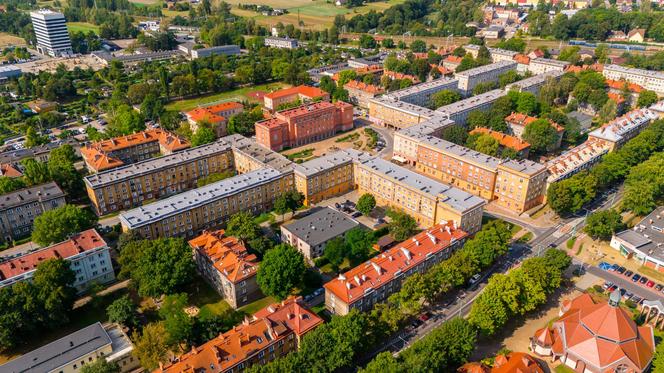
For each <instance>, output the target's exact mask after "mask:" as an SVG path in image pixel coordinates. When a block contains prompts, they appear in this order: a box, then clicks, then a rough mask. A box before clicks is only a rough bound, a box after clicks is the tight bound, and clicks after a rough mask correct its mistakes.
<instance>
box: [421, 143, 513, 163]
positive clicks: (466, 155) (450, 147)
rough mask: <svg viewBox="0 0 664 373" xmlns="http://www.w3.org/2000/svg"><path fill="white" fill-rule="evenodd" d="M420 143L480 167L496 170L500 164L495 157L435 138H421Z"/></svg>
mask: <svg viewBox="0 0 664 373" xmlns="http://www.w3.org/2000/svg"><path fill="white" fill-rule="evenodd" d="M421 141H422V143H423V144H426V145H429V146H431V147H434V148H437V149H442V150H444V151H445V152H447V153H451V154H454V155H456V156H458V157H459V158H462V159H464V160H465V161H467V162H471V163H473V164H475V165H479V166H481V167H486V168H490V169H496V167H498V165H499V164H500V163H501V160H500V159H498V158H496V157H492V156H490V155H486V154H484V153H480V152H478V151H476V150H472V149H469V148H466V147H465V146H461V145H457V144H455V143H453V142H450V141H447V140H443V139H439V138H437V137H433V136H425V137H422V138H421Z"/></svg>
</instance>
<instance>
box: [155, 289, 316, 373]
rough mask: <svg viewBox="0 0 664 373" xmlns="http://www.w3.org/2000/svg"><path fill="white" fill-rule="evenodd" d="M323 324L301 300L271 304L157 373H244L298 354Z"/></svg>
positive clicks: (156, 372) (179, 357)
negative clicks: (307, 339)
mask: <svg viewBox="0 0 664 373" xmlns="http://www.w3.org/2000/svg"><path fill="white" fill-rule="evenodd" d="M322 323H323V319H321V318H320V317H318V316H317V315H316V314H315V313H313V312H311V311H309V310H308V309H307V308H305V307H304V305H303V302H302V300H301V299H300V298H297V299H294V298H290V299H287V300H285V301H283V302H281V303H276V304H271V305H269V306H267V307H266V308H264V309H262V310H260V311H258V312H256V313H255V314H254V315H253V316H252V317H251V318H247V319H245V321H243V322H242V323H241V324H239V325H236V326H235V327H234V328H232V329H231V330H229V331H227V332H225V333H223V334H221V335H219V336H218V337H215V338H214V339H211V340H209V341H208V342H206V343H204V344H203V345H201V346H198V347H196V346H195V347H193V348H192V349H191V351H190V352H187V353H185V354H183V355H181V356H178V357H177V358H176V359H173V360H172V361H171V362H169V363H166V364H165V365H161V366H160V367H159V368H157V369H155V370H154V371H153V373H181V372H201V371H208V370H209V371H211V372H223V373H235V372H242V371H245V370H246V369H248V368H250V367H251V366H253V365H264V364H267V363H269V362H270V361H273V360H275V359H277V358H280V357H283V356H285V355H286V354H288V353H289V352H292V351H295V350H297V349H298V347H299V345H300V341H301V340H302V337H304V336H305V335H306V334H307V333H308V332H309V331H311V330H313V329H315V328H316V327H317V326H319V325H321V324H322Z"/></svg>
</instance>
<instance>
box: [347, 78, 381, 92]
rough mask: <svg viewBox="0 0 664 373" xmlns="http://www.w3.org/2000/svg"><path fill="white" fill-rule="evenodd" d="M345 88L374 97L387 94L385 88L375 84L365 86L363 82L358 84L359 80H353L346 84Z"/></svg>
mask: <svg viewBox="0 0 664 373" xmlns="http://www.w3.org/2000/svg"><path fill="white" fill-rule="evenodd" d="M344 88H346V89H356V90H358V91H364V92H367V93H371V94H374V95H377V94H381V93H385V89H384V88H383V87H380V86H377V85H373V84H365V83H363V82H358V81H357V80H351V81H350V82H348V83H346V84H344Z"/></svg>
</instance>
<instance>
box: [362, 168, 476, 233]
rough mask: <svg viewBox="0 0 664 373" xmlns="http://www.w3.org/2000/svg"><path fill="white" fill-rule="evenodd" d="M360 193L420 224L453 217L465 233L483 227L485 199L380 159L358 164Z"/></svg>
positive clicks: (427, 224)
mask: <svg viewBox="0 0 664 373" xmlns="http://www.w3.org/2000/svg"><path fill="white" fill-rule="evenodd" d="M355 184H356V185H357V186H358V193H359V194H360V195H361V194H364V193H371V194H372V195H373V196H374V197H375V198H376V204H378V205H381V206H387V207H391V208H395V209H398V210H402V211H404V212H406V213H407V214H408V215H410V216H412V217H413V218H414V219H415V220H416V221H417V222H418V223H419V224H420V225H421V226H423V227H431V226H433V225H435V224H436V223H437V222H440V221H447V220H453V221H455V222H457V224H458V225H459V226H460V227H461V229H463V230H464V231H466V232H469V233H471V234H473V233H475V232H477V231H479V229H480V228H481V226H482V208H483V206H484V205H485V204H486V201H484V200H483V199H481V198H479V197H476V196H473V195H472V194H470V193H467V192H464V191H462V190H460V189H458V188H455V187H453V186H450V185H446V184H442V183H440V182H437V181H435V180H433V179H430V178H428V177H425V176H422V175H420V174H418V173H416V172H413V171H410V170H408V169H405V168H403V167H399V166H397V165H395V164H393V163H391V162H388V161H386V160H384V159H381V158H372V159H370V160H368V161H365V162H362V163H358V164H356V169H355Z"/></svg>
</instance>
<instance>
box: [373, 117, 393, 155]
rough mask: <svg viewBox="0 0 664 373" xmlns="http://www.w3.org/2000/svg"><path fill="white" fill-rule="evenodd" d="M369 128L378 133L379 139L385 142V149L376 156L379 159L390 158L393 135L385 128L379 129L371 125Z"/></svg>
mask: <svg viewBox="0 0 664 373" xmlns="http://www.w3.org/2000/svg"><path fill="white" fill-rule="evenodd" d="M371 128H372V129H373V130H374V131H376V132H378V133H379V134H380V137H382V138H383V140H385V147H384V148H383V150H381V151H379V152H378V156H379V157H381V158H392V150H393V148H394V134H393V133H392V131H391V130H389V129H387V128H385V127H380V126H374V125H371Z"/></svg>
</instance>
